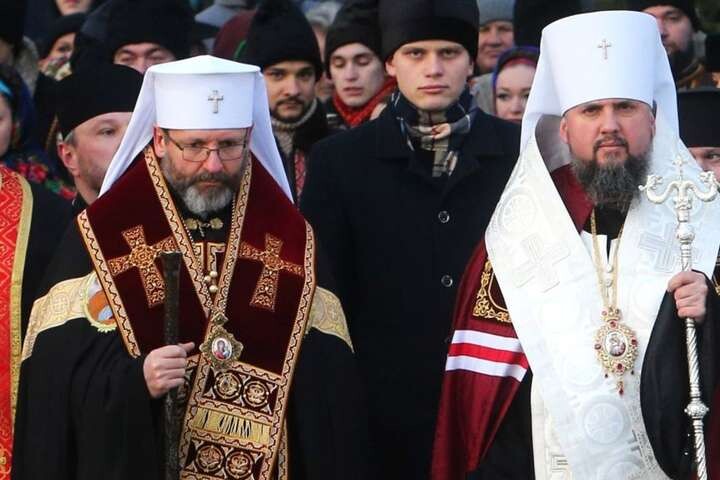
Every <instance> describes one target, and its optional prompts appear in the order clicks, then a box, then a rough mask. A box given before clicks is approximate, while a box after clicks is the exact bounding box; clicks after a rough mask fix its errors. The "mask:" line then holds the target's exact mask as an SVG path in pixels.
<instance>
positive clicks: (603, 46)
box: [597, 38, 613, 60]
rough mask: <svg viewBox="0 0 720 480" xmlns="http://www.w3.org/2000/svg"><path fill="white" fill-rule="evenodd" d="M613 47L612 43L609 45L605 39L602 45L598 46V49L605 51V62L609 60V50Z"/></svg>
mask: <svg viewBox="0 0 720 480" xmlns="http://www.w3.org/2000/svg"><path fill="white" fill-rule="evenodd" d="M612 46H613V45H612V43H608V41H607V40H606V39H604V38H603V41H602V43H600V45H598V46H597V48H602V49H603V60H607V59H608V48H610V47H612Z"/></svg>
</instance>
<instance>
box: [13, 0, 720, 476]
mask: <svg viewBox="0 0 720 480" xmlns="http://www.w3.org/2000/svg"><path fill="white" fill-rule="evenodd" d="M413 1H414V0H413ZM472 1H473V3H474V0H472ZM468 2H470V0H468ZM387 3H388V4H389V3H392V4H393V6H391V7H385V8H386V9H385V11H384V12H381V11H380V10H382V8H383V7H378V2H376V1H372V0H347V1H345V2H339V1H333V0H328V1H311V0H305V1H299V0H258V1H254V0H215V1H214V2H212V3H211V2H209V1H208V0H23V1H20V0H0V165H2V166H3V167H6V168H7V169H9V170H12V171H15V172H17V173H19V174H20V175H22V176H23V177H25V179H27V180H28V181H29V182H30V183H31V184H37V185H40V186H43V187H45V188H46V189H48V190H49V191H51V192H53V194H54V195H56V197H57V198H55V199H51V200H53V201H56V202H71V203H72V208H71V209H70V207H68V211H67V212H65V213H63V215H67V222H68V223H69V222H70V218H71V217H72V216H74V215H77V214H78V213H80V212H81V211H83V210H84V209H85V208H86V207H87V206H88V205H91V204H92V203H93V202H95V200H96V199H97V198H98V196H99V194H100V191H101V188H102V185H103V180H104V178H105V175H106V172H107V169H108V166H109V165H110V162H111V160H112V158H113V156H114V155H115V153H116V151H117V149H118V146H119V145H120V142H121V140H122V138H123V135H124V133H125V131H126V129H127V128H128V124H129V122H130V119H131V115H132V112H133V109H134V108H135V104H136V101H137V98H138V95H139V93H140V91H141V86H142V82H143V75H144V74H145V72H146V71H147V70H148V69H149V68H150V67H152V66H154V65H158V64H163V63H166V62H172V61H176V60H181V59H185V58H191V57H195V56H200V55H212V56H215V57H219V58H223V59H227V60H231V61H236V62H241V63H245V64H251V65H256V66H258V67H260V69H261V72H262V75H263V77H264V81H265V85H266V87H267V101H268V106H269V110H270V112H269V113H270V119H271V123H272V131H273V134H274V137H275V140H276V142H277V146H278V148H279V152H280V155H281V157H282V164H283V168H284V173H285V175H286V176H287V179H288V181H289V185H290V193H291V196H292V198H293V201H294V202H295V203H296V204H297V205H298V206H299V208H300V210H301V212H302V213H303V215H304V216H305V217H306V218H307V219H308V221H309V222H310V224H312V226H313V228H315V229H316V230H317V233H318V236H319V238H320V243H321V245H322V246H323V248H324V254H326V255H327V257H328V259H329V263H330V265H331V271H332V274H333V277H334V281H335V282H336V283H337V285H336V286H337V292H338V297H339V298H340V299H341V301H342V306H343V308H344V310H345V313H346V315H347V317H348V323H349V328H350V335H351V338H352V342H353V344H354V347H355V352H356V355H357V358H358V364H359V370H360V374H361V378H363V380H364V384H365V388H366V390H367V397H368V411H369V418H370V420H369V421H370V425H369V428H370V431H371V434H372V435H371V436H372V438H373V439H374V440H373V441H374V442H376V443H377V445H375V447H376V449H375V451H376V452H378V453H377V455H378V459H377V462H378V463H379V464H381V465H383V468H384V469H385V472H386V473H387V474H388V475H389V476H388V477H387V478H424V475H425V474H426V472H427V470H428V463H429V459H430V458H431V454H430V450H431V447H432V441H433V435H434V431H435V430H434V425H435V422H436V418H437V409H438V407H437V404H438V398H439V395H440V389H441V378H442V374H443V364H444V359H445V357H446V355H447V346H448V338H447V333H448V331H449V326H450V319H451V313H452V308H453V305H454V303H455V298H456V294H457V288H458V284H459V283H460V280H461V276H462V273H463V271H464V268H465V265H466V264H467V262H468V259H469V258H470V256H471V254H472V252H473V251H474V249H475V247H476V245H477V243H478V241H479V240H480V239H481V238H482V235H483V232H484V230H485V227H486V226H487V223H488V221H489V219H490V215H491V213H492V211H493V209H494V207H495V202H496V201H497V199H498V198H499V195H500V193H501V192H502V189H503V187H504V180H505V179H507V177H508V175H509V172H510V170H511V169H512V167H513V165H514V163H515V159H516V158H517V156H518V153H519V150H518V142H519V140H520V129H519V128H518V125H520V124H521V122H522V119H523V114H524V111H525V107H526V104H527V100H528V97H529V95H530V92H531V86H532V84H533V79H534V77H535V73H536V69H537V68H538V62H539V58H540V55H541V32H542V29H543V28H544V27H545V26H547V25H548V24H550V23H552V22H553V21H556V20H558V19H561V18H564V17H568V16H571V15H575V14H580V13H584V12H589V11H593V10H594V5H593V4H592V3H593V2H591V1H588V0H584V1H583V0H575V1H571V0H567V1H559V0H545V1H543V0H477V1H476V3H477V10H478V11H479V18H478V19H477V26H478V30H477V37H476V38H475V37H474V35H475V30H472V29H471V34H470V37H472V38H471V39H470V40H468V33H467V32H466V31H464V30H462V29H461V30H459V31H453V32H449V31H446V30H442V28H440V30H438V31H442V34H441V38H443V39H449V38H452V39H454V41H455V43H454V45H461V46H462V47H464V48H465V50H467V53H468V54H470V56H471V58H474V61H473V62H472V63H471V65H470V66H469V67H468V66H467V65H465V66H464V67H462V68H457V67H452V68H455V70H452V68H451V66H449V65H451V64H452V62H454V61H457V58H459V56H461V54H462V53H464V51H463V52H459V51H457V50H455V49H454V48H455V47H453V46H440V47H438V50H437V51H432V52H431V51H430V50H428V51H424V50H407V51H406V50H403V48H404V47H402V45H404V43H406V41H407V39H408V38H409V37H407V36H406V37H403V38H402V40H404V41H405V42H401V41H399V40H398V41H396V40H395V38H394V36H401V34H399V33H397V32H399V31H403V30H402V28H405V27H403V25H405V24H404V23H403V22H402V21H403V19H404V17H405V16H406V15H409V17H408V18H409V20H408V21H412V19H413V16H412V12H407V11H406V9H408V8H409V7H407V6H406V5H404V0H395V1H394V2H387ZM431 3H432V2H431ZM436 3H437V6H436V7H434V8H435V9H436V13H435V14H436V15H440V16H442V15H444V13H442V11H443V9H444V8H446V9H448V12H449V13H448V15H449V16H450V17H452V18H454V19H455V20H457V19H462V18H463V13H464V11H463V2H462V1H450V2H448V3H447V5H445V4H444V3H443V2H442V1H439V2H436ZM474 8H475V6H474V5H473V10H471V11H473V12H474ZM624 8H625V9H627V10H635V11H642V12H645V13H647V14H649V15H652V16H653V17H654V18H655V20H656V21H657V25H658V29H659V32H660V37H661V40H662V43H663V46H664V47H665V50H666V53H667V56H668V60H669V64H670V68H671V71H672V75H673V78H674V80H675V84H676V87H677V91H678V99H679V113H680V132H681V139H682V140H683V141H684V143H685V144H686V145H687V146H688V148H690V151H691V152H692V154H693V156H694V157H695V158H696V160H697V161H698V163H699V164H700V165H701V167H702V168H703V169H706V170H713V171H715V172H716V174H717V175H718V176H719V177H720V126H719V125H720V123H718V122H717V117H718V113H719V112H720V33H715V32H710V31H705V30H704V25H706V24H711V23H712V22H718V21H719V20H720V19H712V18H706V17H703V13H704V12H698V11H697V9H696V7H695V5H694V3H693V1H692V0H686V1H674V0H627V1H626V2H625V5H624ZM379 9H380V10H379ZM410 9H412V8H410ZM438 12H440V13H438ZM381 13H382V14H381ZM389 19H390V20H389ZM472 23H475V22H474V21H473V22H472ZM398 25H399V26H398ZM438 28H439V27H438ZM409 30H411V29H410V28H409V27H408V31H409ZM423 38H424V37H423ZM433 48H434V47H433ZM598 48H599V49H601V50H602V49H604V50H605V54H607V50H608V49H610V51H612V48H613V47H612V41H609V43H608V42H605V44H604V45H598ZM398 52H399V53H400V54H398ZM431 53H432V58H433V59H435V60H433V61H434V62H435V64H433V65H430V66H428V63H427V62H428V61H427V58H430V56H431ZM422 62H424V63H423V66H422V68H424V69H425V70H423V71H422V72H423V73H420V70H416V71H415V73H413V68H416V69H419V68H420V67H419V65H420V63H422ZM414 65H415V66H414ZM427 69H430V70H433V69H435V70H433V71H434V72H435V73H432V72H431V73H429V74H428V73H427ZM452 72H455V73H452ZM588 74H591V72H589V73H588ZM453 75H454V76H453ZM420 78H436V79H437V82H436V84H431V85H424V86H422V88H421V89H420V90H422V92H421V93H420V94H418V95H419V96H418V97H413V94H412V93H411V92H413V91H415V90H414V88H415V84H414V83H413V82H415V83H419V82H420V80H419V79H420ZM423 95H425V96H423ZM430 97H434V98H440V97H442V98H445V97H447V99H449V100H448V102H446V104H442V105H438V106H433V104H432V99H430ZM428 99H430V100H428ZM208 100H209V101H211V102H215V106H216V108H217V105H218V102H222V101H223V98H222V96H220V95H218V93H217V92H214V97H213V96H211V97H210V98H209V99H208ZM428 102H429V103H428ZM438 112H439V113H438ZM371 122H372V123H371ZM513 124H515V125H513ZM397 126H399V128H397ZM396 130H397V131H396ZM341 132H344V133H341ZM166 133H167V132H166ZM168 138H170V141H172V138H171V137H168ZM376 139H377V140H376ZM176 145H178V144H176ZM178 147H180V145H178ZM406 147H408V148H406ZM409 152H413V155H414V156H413V157H412V158H410V156H409V155H410V153H409ZM463 156H464V158H478V159H484V160H483V161H485V160H488V159H489V160H488V162H487V163H483V164H482V166H480V163H479V162H478V164H477V165H475V164H470V163H468V162H467V161H462V162H461V161H458V159H459V158H460V157H463ZM361 157H362V158H361ZM366 157H367V161H366ZM405 157H407V158H408V159H409V160H408V162H407V165H404V166H403V167H402V170H399V169H398V168H399V167H398V165H397V164H396V163H393V162H392V161H386V160H393V159H397V158H405ZM220 158H222V157H220ZM337 158H353V159H355V160H357V161H356V162H355V163H352V164H351V163H350V162H346V163H342V164H339V163H337V162H335V160H336V159H337ZM456 167H457V168H456ZM405 169H407V170H408V171H411V172H412V173H414V174H417V176H418V177H422V181H421V182H418V183H416V184H409V183H408V184H405V183H402V182H401V181H400V180H398V178H400V177H399V175H400V173H399V172H400V171H402V172H404V171H405ZM493 179H502V180H498V181H499V182H501V183H498V184H494V180H493ZM33 188H36V187H33ZM188 207H190V206H189V205H188ZM59 218H60V217H57V218H55V221H56V223H57V222H59ZM60 223H62V222H60ZM61 227H64V224H63V225H61V226H58V227H57V228H55V231H54V232H53V233H52V234H48V235H47V236H45V237H44V239H45V241H46V242H47V244H46V245H44V246H40V247H38V248H39V249H40V250H43V249H45V250H46V251H50V252H51V251H52V249H53V248H54V247H55V244H54V242H56V241H57V239H59V238H60V232H61V231H62V228H61ZM208 228H209V227H208ZM200 230H201V231H202V226H201V227H200ZM398 249H400V250H402V251H398ZM46 256H47V255H46ZM38 258H45V257H43V256H42V255H41V256H39V257H38ZM421 258H427V260H428V261H427V262H420V263H418V259H421ZM38 277H39V274H38ZM400 285H403V287H402V288H400V287H399V286H400ZM35 288H37V287H36V286H32V285H30V286H28V288H27V289H26V290H24V291H23V327H24V328H26V327H27V322H28V317H29V311H30V306H31V305H32V300H33V298H34V296H35V293H36V291H35ZM403 290H405V291H406V292H407V293H403ZM719 292H720V291H719ZM438 319H442V320H440V321H438ZM381 320H382V321H381ZM408 325H413V328H414V329H415V332H414V334H413V335H412V336H410V337H407V336H406V334H405V332H406V329H407V328H409V327H408ZM401 339H402V340H401ZM390 351H392V352H394V355H395V356H396V357H397V358H396V360H395V361H396V362H397V365H396V367H394V369H390V370H389V371H385V368H386V366H385V363H386V361H387V354H388V352H390ZM419 352H421V353H419ZM718 405H720V403H718ZM399 410H402V411H403V415H404V416H405V417H406V419H407V420H398V419H397V418H396V415H397V412H398V411H399ZM398 444H401V445H405V447H403V448H402V449H399V450H395V449H394V446H396V445H398ZM1 467H2V465H0V472H1V471H2V468H1ZM0 478H1V477H0Z"/></svg>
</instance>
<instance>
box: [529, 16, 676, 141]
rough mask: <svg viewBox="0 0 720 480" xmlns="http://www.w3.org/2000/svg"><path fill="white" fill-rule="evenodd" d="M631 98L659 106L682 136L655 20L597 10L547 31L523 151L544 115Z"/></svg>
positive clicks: (531, 95)
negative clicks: (615, 99)
mask: <svg viewBox="0 0 720 480" xmlns="http://www.w3.org/2000/svg"><path fill="white" fill-rule="evenodd" d="M606 98H627V99H632V100H638V101H641V102H645V103H647V104H648V105H650V106H652V105H653V102H655V103H656V104H657V107H658V112H660V113H661V115H662V116H663V117H664V119H665V121H666V122H667V124H668V125H669V127H670V128H671V129H672V130H673V131H674V132H675V133H677V132H678V119H677V100H676V94H675V83H674V81H673V77H672V73H671V71H670V64H669V62H668V59H667V53H666V52H665V49H664V48H663V46H662V42H661V41H660V33H659V31H658V28H657V22H656V21H655V19H654V18H653V17H652V16H650V15H648V14H646V13H642V12H630V11H620V10H618V11H607V12H594V13H586V14H582V15H574V16H571V17H567V18H563V19H561V20H558V21H556V22H554V23H552V24H550V25H548V26H547V27H545V29H543V32H542V40H541V42H540V58H539V59H538V66H537V70H536V73H535V79H534V81H533V85H532V89H531V90H530V97H529V98H528V102H527V106H526V108H525V115H524V117H523V123H522V142H521V144H520V145H521V148H522V149H524V148H525V146H527V143H528V140H529V139H530V137H531V136H532V135H533V133H534V132H535V128H536V127H537V124H538V122H539V121H540V119H541V117H543V116H544V115H555V116H561V115H563V114H565V113H566V112H567V111H568V110H570V109H571V108H573V107H575V106H577V105H580V104H582V103H585V102H589V101H593V100H599V99H606Z"/></svg>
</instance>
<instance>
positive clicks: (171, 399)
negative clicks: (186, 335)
mask: <svg viewBox="0 0 720 480" xmlns="http://www.w3.org/2000/svg"><path fill="white" fill-rule="evenodd" d="M161 258H162V264H163V273H164V276H165V318H164V322H163V339H164V342H165V345H177V344H178V343H179V341H180V339H179V336H180V334H179V329H178V314H179V308H180V260H181V256H180V253H179V252H163V253H162V254H161ZM176 404H177V388H173V389H171V390H170V391H169V392H168V393H167V395H165V409H164V412H163V413H164V415H163V441H164V445H165V476H164V478H165V480H178V478H179V476H180V464H179V463H180V462H179V459H178V445H179V440H180V428H179V427H180V424H179V422H177V421H176V418H175V411H176Z"/></svg>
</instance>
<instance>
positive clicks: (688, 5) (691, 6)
mask: <svg viewBox="0 0 720 480" xmlns="http://www.w3.org/2000/svg"><path fill="white" fill-rule="evenodd" d="M660 5H668V6H671V7H675V8H678V9H680V10H682V11H683V13H685V15H687V16H688V18H689V19H690V22H692V26H693V28H694V29H695V30H700V19H699V18H698V15H697V11H696V10H695V2H694V0H685V1H678V0H627V5H626V8H627V9H628V10H636V11H638V12H642V11H643V10H645V9H646V8H650V7H657V6H660Z"/></svg>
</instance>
